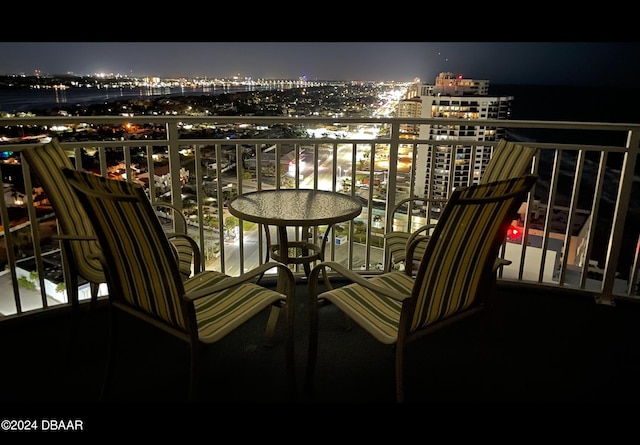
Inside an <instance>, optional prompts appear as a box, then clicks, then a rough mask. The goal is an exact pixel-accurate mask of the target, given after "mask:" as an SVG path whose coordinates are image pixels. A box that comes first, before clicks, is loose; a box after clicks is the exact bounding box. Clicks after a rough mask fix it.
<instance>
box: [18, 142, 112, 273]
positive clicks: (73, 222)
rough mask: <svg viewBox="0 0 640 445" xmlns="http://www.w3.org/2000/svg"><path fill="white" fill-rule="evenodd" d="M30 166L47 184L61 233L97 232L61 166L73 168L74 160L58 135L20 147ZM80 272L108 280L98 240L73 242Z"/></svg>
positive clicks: (42, 184)
mask: <svg viewBox="0 0 640 445" xmlns="http://www.w3.org/2000/svg"><path fill="white" fill-rule="evenodd" d="M21 156H24V158H25V159H26V160H27V163H28V164H29V167H30V168H31V170H32V171H33V173H34V175H35V176H36V177H37V178H38V181H39V182H40V185H41V186H42V187H43V188H44V190H45V192H46V194H47V197H48V198H49V201H50V202H51V205H52V206H53V208H54V211H55V214H56V217H57V219H58V224H59V226H60V234H61V235H73V236H94V231H93V226H92V224H91V220H90V219H89V218H88V217H87V213H86V212H85V210H84V208H83V207H82V206H81V205H80V202H79V201H78V198H77V197H76V195H75V192H74V191H73V190H72V189H71V187H69V186H68V185H67V181H66V179H65V177H64V175H63V174H62V168H73V165H72V163H71V160H70V159H69V157H68V156H67V154H66V153H65V151H64V149H63V148H62V146H61V145H60V144H59V143H58V141H57V140H56V139H52V140H51V142H49V143H48V144H44V145H39V146H36V147H29V148H26V149H24V150H22V151H21ZM71 246H72V249H73V256H74V257H75V260H76V268H77V270H78V273H79V274H80V275H81V276H82V277H84V278H85V279H86V280H88V281H92V282H94V283H103V282H104V281H105V276H104V271H103V270H102V264H100V261H99V260H98V259H97V255H98V254H99V253H100V245H99V244H98V242H97V241H78V242H72V243H71Z"/></svg>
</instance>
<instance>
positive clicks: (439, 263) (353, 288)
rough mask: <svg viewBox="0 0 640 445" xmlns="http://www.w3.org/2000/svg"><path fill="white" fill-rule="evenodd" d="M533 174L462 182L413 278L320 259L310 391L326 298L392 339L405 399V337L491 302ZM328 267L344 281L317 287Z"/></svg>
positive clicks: (314, 281) (382, 338) (400, 396)
mask: <svg viewBox="0 0 640 445" xmlns="http://www.w3.org/2000/svg"><path fill="white" fill-rule="evenodd" d="M535 181H536V176H534V175H524V176H521V177H519V178H512V179H508V180H504V181H498V182H490V183H486V184H482V185H474V186H469V187H458V188H457V189H456V190H455V191H454V192H453V193H452V194H451V197H450V198H449V200H448V202H447V204H446V206H445V207H444V209H443V210H442V215H441V217H440V220H439V222H438V224H437V225H436V227H435V228H434V232H433V234H432V236H431V239H430V241H429V242H428V243H427V244H426V249H425V252H424V256H423V257H422V258H421V261H420V266H419V268H418V271H417V274H416V275H415V277H413V276H410V275H407V274H406V273H404V272H400V271H391V272H386V273H383V274H381V275H377V276H374V277H371V278H364V277H362V276H360V275H358V274H357V273H355V272H353V271H351V270H349V269H347V268H345V267H344V266H342V265H340V264H339V263H336V262H323V263H320V264H318V265H316V266H315V267H314V268H313V270H312V272H311V275H310V277H309V295H310V299H311V301H310V336H309V349H308V354H309V355H308V361H307V373H306V380H305V389H306V391H307V392H308V393H309V394H312V391H313V379H314V375H315V372H316V361H317V351H318V331H319V330H320V326H319V315H320V307H323V306H325V303H327V302H328V303H331V306H335V307H337V308H338V309H339V310H340V311H342V312H343V313H344V314H345V315H346V316H348V317H349V318H350V319H351V320H352V321H354V322H355V323H356V324H357V325H359V326H360V327H362V328H363V329H364V330H365V331H366V332H368V333H369V334H371V335H372V336H373V337H374V338H375V339H376V340H378V341H379V342H381V343H384V344H389V345H393V346H394V350H395V371H396V397H397V401H398V402H402V401H404V383H403V380H404V379H403V374H404V361H405V349H406V346H407V344H408V343H410V342H412V341H414V340H416V339H418V338H420V337H422V336H424V335H426V334H429V333H430V332H433V331H435V330H438V329H440V328H442V327H445V326H447V325H449V324H451V323H455V322H456V321H457V320H460V319H462V318H466V317H468V316H471V315H473V314H476V313H478V312H480V311H482V310H484V311H487V309H489V308H490V303H491V295H492V293H493V291H494V288H495V284H496V271H497V266H496V260H497V258H498V252H499V249H500V246H501V245H502V243H503V241H504V238H505V236H506V233H507V230H508V228H509V225H510V224H511V223H512V220H513V215H514V214H516V212H517V210H518V207H519V206H520V205H521V203H522V202H523V201H526V200H527V195H528V193H529V191H530V189H531V188H532V187H533V185H534V183H535ZM327 269H331V271H332V272H333V273H335V274H337V275H338V276H339V278H340V279H345V281H346V284H344V285H343V286H341V287H337V288H335V289H330V290H326V291H324V292H319V291H318V278H319V274H320V273H325V274H326V273H328V272H329V270H327Z"/></svg>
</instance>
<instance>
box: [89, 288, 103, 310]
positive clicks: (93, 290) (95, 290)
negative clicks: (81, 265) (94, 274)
mask: <svg viewBox="0 0 640 445" xmlns="http://www.w3.org/2000/svg"><path fill="white" fill-rule="evenodd" d="M89 288H90V290H91V303H90V304H89V307H90V308H91V309H93V308H95V307H96V303H97V302H98V292H99V291H100V283H93V282H91V283H89Z"/></svg>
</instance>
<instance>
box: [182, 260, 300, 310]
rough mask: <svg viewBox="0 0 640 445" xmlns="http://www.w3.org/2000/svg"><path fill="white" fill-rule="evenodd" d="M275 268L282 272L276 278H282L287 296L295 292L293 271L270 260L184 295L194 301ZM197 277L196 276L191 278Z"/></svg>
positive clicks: (245, 281)
mask: <svg viewBox="0 0 640 445" xmlns="http://www.w3.org/2000/svg"><path fill="white" fill-rule="evenodd" d="M274 267H275V268H277V269H278V272H282V273H283V274H279V276H278V280H281V279H284V280H285V284H286V288H285V289H286V292H287V297H292V296H293V295H294V294H295V286H296V282H295V278H294V276H293V272H291V270H290V269H289V268H288V267H287V266H286V265H285V264H283V263H277V262H275V261H270V262H268V263H264V264H262V265H260V266H258V267H255V268H253V269H251V270H250V271H248V272H246V273H244V274H242V275H240V276H237V277H231V276H230V277H228V278H225V279H224V280H222V281H220V282H219V283H217V284H215V285H214V286H210V287H206V288H202V289H198V290H195V291H193V292H191V293H188V294H186V295H185V296H184V298H185V299H186V300H187V301H195V300H197V299H199V298H203V297H207V296H209V295H211V294H214V293H216V292H220V291H223V290H225V289H229V288H230V287H233V286H237V285H239V284H245V283H248V282H251V281H254V280H255V279H256V278H260V277H261V276H262V275H263V274H264V273H265V272H266V271H268V270H270V269H273V268H274ZM192 279H197V276H196V277H194V278H192Z"/></svg>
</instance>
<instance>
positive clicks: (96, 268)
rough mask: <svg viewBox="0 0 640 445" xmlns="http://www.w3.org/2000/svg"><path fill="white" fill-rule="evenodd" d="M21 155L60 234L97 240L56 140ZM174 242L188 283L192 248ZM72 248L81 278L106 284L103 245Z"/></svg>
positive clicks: (88, 243)
mask: <svg viewBox="0 0 640 445" xmlns="http://www.w3.org/2000/svg"><path fill="white" fill-rule="evenodd" d="M21 154H22V156H24V158H25V159H26V160H27V163H28V164H29V167H30V168H31V170H32V171H33V173H34V175H35V176H36V177H37V178H38V181H39V182H40V184H41V185H42V187H43V188H44V190H45V192H46V194H47V197H48V198H49V201H50V202H51V204H52V206H53V208H54V212H55V214H56V217H57V219H58V224H59V225H60V234H61V235H70V236H88V237H91V236H95V234H94V230H93V225H92V222H91V220H90V219H89V218H88V217H87V214H86V212H85V210H84V208H83V207H82V205H80V202H79V201H78V199H77V197H76V194H75V192H74V191H73V190H72V189H71V188H70V187H69V186H68V185H67V181H66V178H65V177H64V175H63V173H62V169H63V168H69V169H73V168H74V166H73V164H72V162H71V160H70V158H69V157H68V155H67V153H66V152H65V151H64V149H63V148H62V146H61V145H60V143H59V142H58V140H57V139H55V138H53V139H52V140H51V141H50V142H49V143H47V144H43V145H38V146H35V147H28V148H25V149H24V150H22V151H21ZM171 242H172V244H173V245H174V247H175V249H176V251H177V253H178V258H179V262H180V273H181V274H182V277H183V279H186V278H188V277H189V276H191V275H192V274H193V273H192V272H193V271H192V265H193V254H194V252H193V247H192V246H191V244H190V243H189V242H188V241H186V240H184V239H180V238H176V239H172V240H171ZM71 246H72V249H73V256H74V260H75V263H74V264H75V267H76V269H77V271H78V274H79V275H80V276H82V277H83V278H84V279H86V280H87V281H90V282H93V283H104V282H106V278H105V273H104V270H103V267H102V264H101V263H100V261H99V260H98V257H99V255H100V253H101V249H100V244H99V243H98V242H97V241H78V242H72V243H71Z"/></svg>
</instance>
